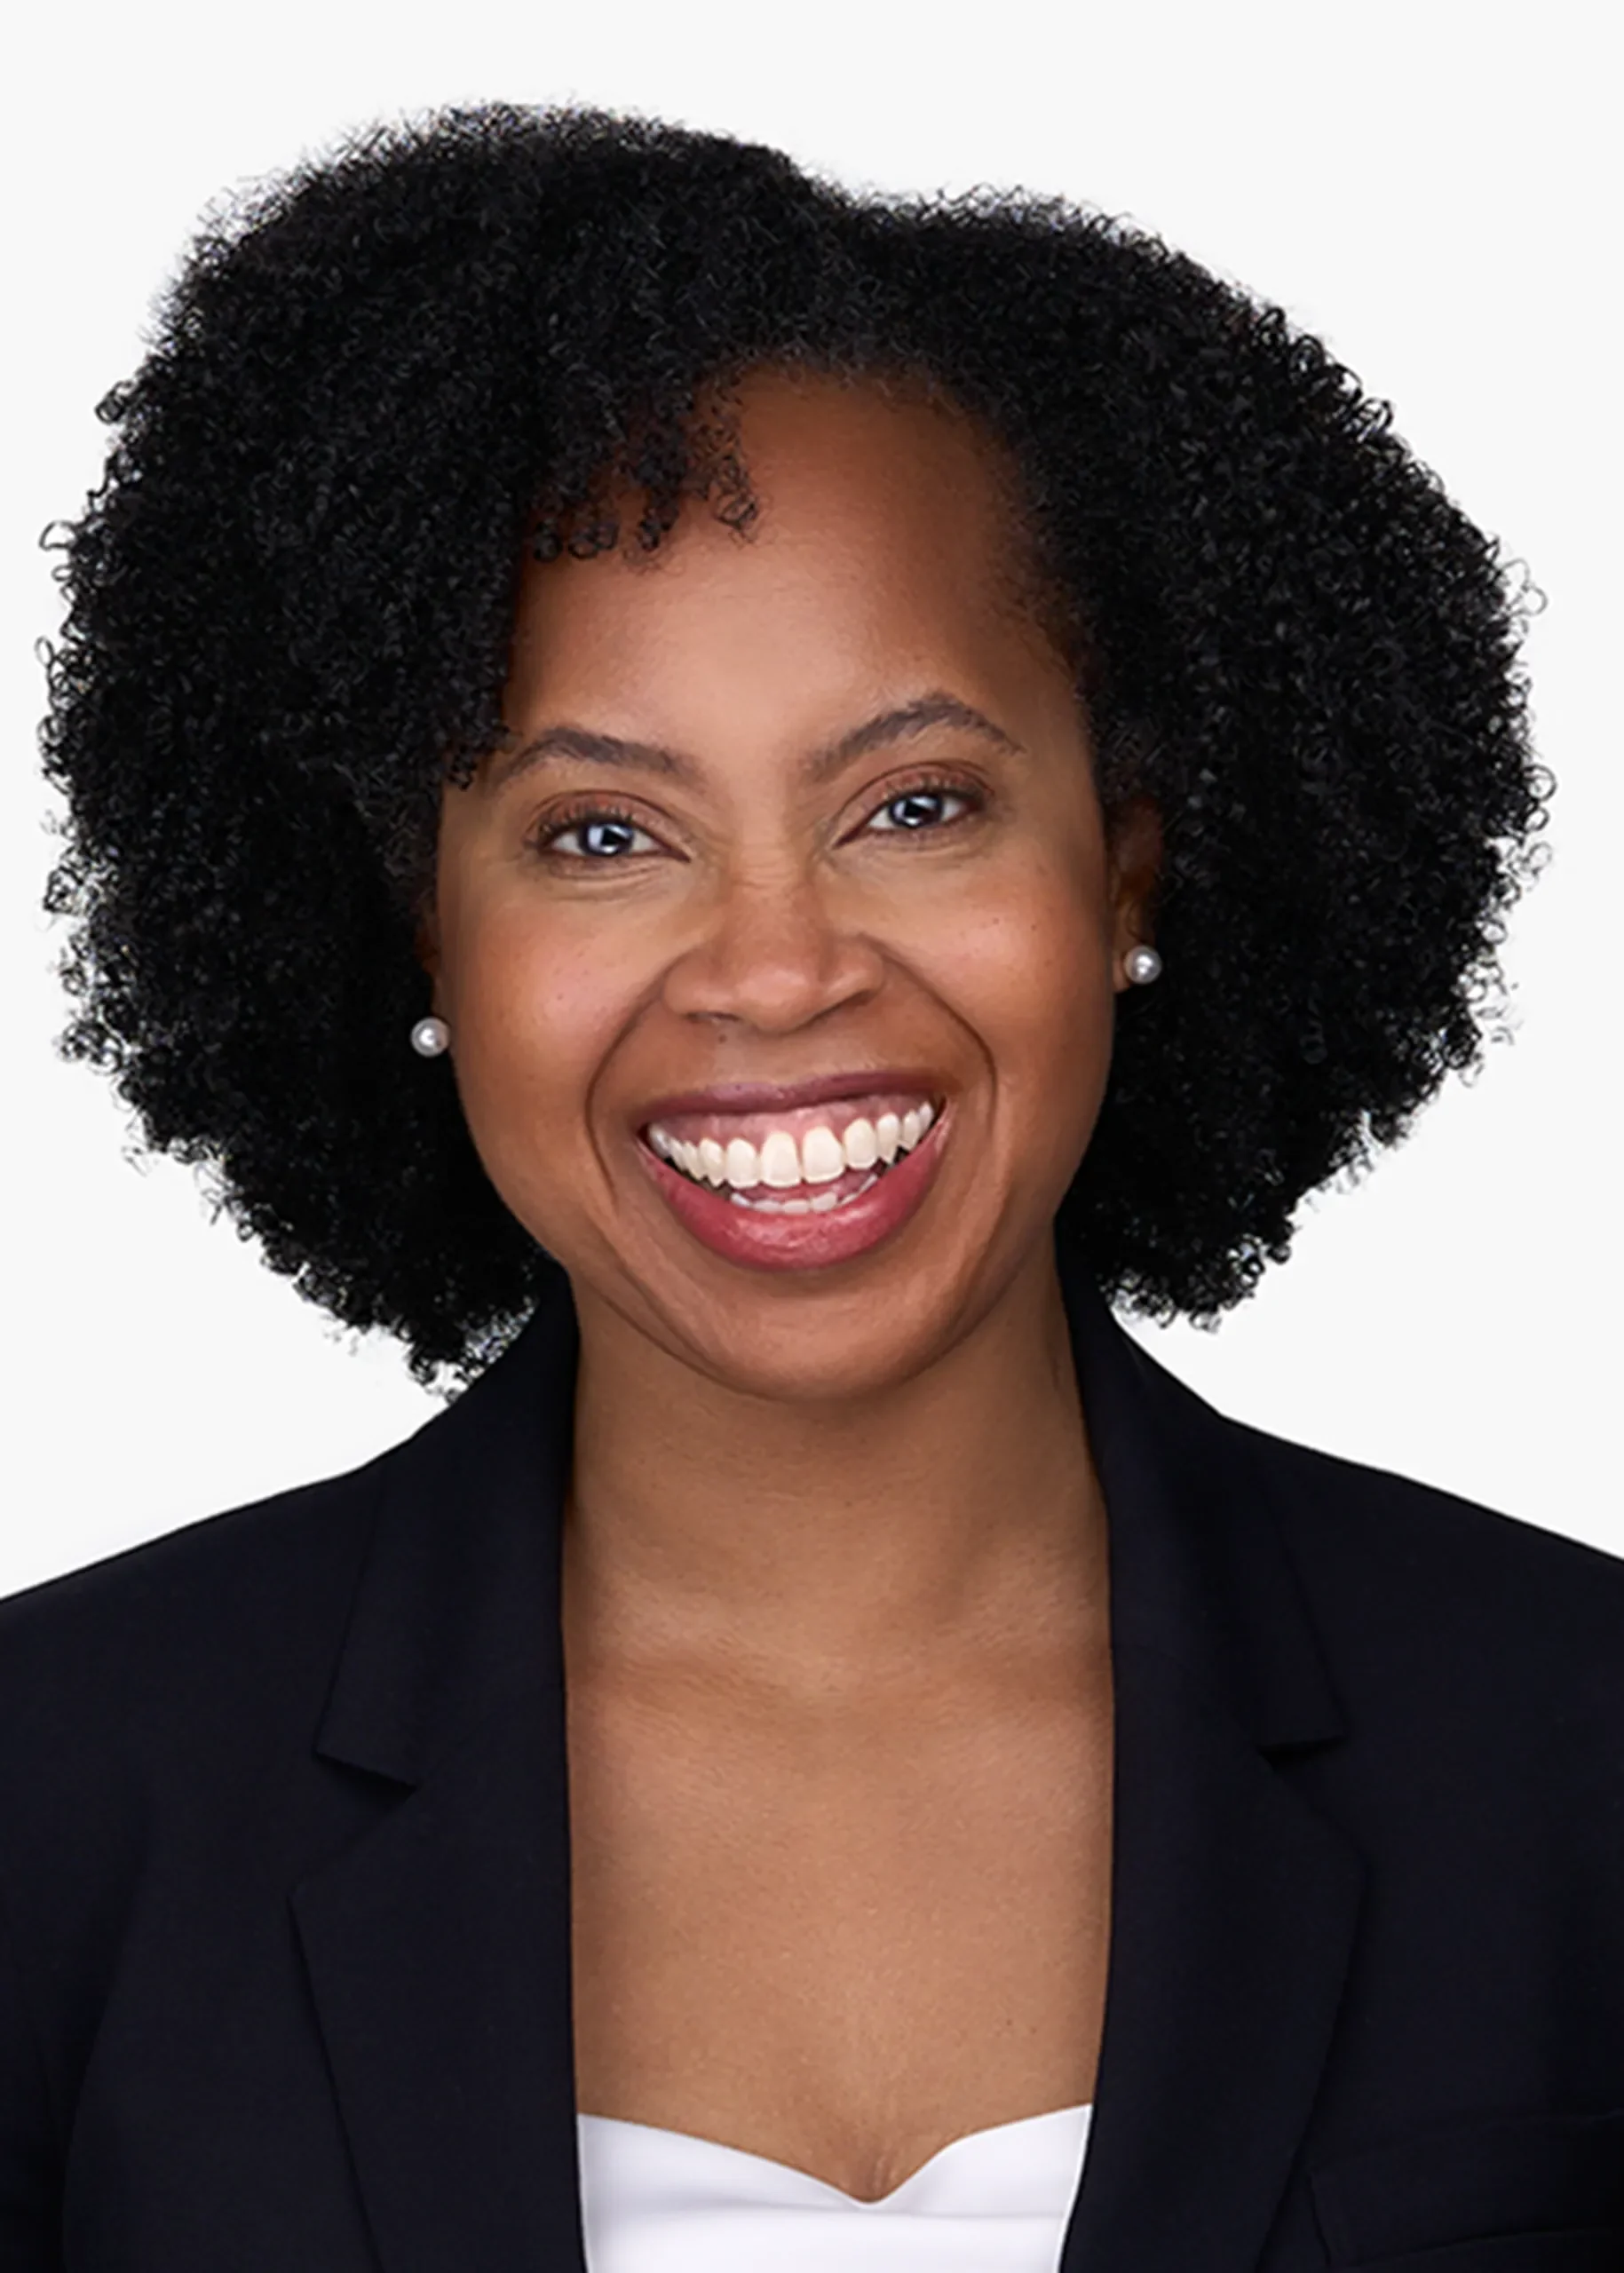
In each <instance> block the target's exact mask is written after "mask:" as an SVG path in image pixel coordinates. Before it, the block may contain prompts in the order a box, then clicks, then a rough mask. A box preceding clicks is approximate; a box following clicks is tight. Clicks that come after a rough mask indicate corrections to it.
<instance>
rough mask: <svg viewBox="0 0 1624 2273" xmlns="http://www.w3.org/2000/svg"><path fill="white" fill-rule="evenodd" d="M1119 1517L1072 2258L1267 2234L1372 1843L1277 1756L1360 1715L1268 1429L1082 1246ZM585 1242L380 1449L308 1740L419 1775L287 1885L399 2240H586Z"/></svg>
mask: <svg viewBox="0 0 1624 2273" xmlns="http://www.w3.org/2000/svg"><path fill="white" fill-rule="evenodd" d="M1061 1277H1062V1284H1063V1287H1064V1291H1065V1295H1066V1311H1067V1316H1068V1319H1069V1322H1070V1326H1071V1331H1072V1341H1073V1354H1074V1356H1075V1358H1076V1363H1077V1368H1078V1377H1079V1385H1080V1391H1081V1400H1082V1406H1083V1410H1084V1414H1085V1415H1086V1419H1087V1423H1088V1428H1089V1437H1090V1443H1091V1445H1092V1448H1093V1453H1094V1457H1095V1461H1096V1465H1097V1469H1098V1473H1099V1477H1100V1481H1101V1485H1102V1488H1103V1491H1104V1494H1105V1505H1106V1509H1107V1512H1108V1519H1109V1525H1110V1540H1111V1547H1110V1556H1111V1584H1112V1607H1111V1620H1112V1635H1113V1661H1114V1669H1115V1681H1116V1790H1117V1796H1116V1810H1115V1816H1116V1820H1115V1831H1114V1846H1113V1929H1112V1951H1111V1962H1110V1975H1109V1983H1108V1988H1107V1999H1106V2014H1105V2040H1104V2045H1103V2048H1102V2054H1101V2063H1100V2073H1099V2079H1098V2087H1097V2095H1096V2097H1097V2104H1096V2113H1095V2118H1094V2123H1093V2126H1092V2129H1091V2133H1090V2139H1089V2157H1088V2166H1087V2171H1086V2175H1085V2182H1084V2185H1083V2188H1082V2190H1081V2198H1080V2200H1079V2203H1078V2206H1077V2209H1076V2212H1075V2214H1073V2219H1072V2222H1071V2228H1070V2232H1069V2235H1068V2239H1067V2244H1066V2254H1065V2256H1064V2258H1063V2261H1062V2267H1063V2273H1084V2269H1087V2273H1129V2268H1132V2269H1133V2273H1175V2269H1177V2273H1185V2269H1187V2267H1188V2266H1189V2264H1190V2263H1192V2262H1199V2263H1200V2265H1201V2267H1202V2269H1203V2273H1243V2269H1246V2268H1249V2267H1251V2266H1253V2265H1255V2264H1256V2259H1257V2255H1258V2253H1259V2251H1260V2250H1261V2248H1262V2245H1263V2241H1264V2235H1265V2233H1266V2230H1267V2228H1268V2224H1269V2222H1270V2221H1271V2218H1272V2216H1273V2214H1274V2211H1275V2208H1276V2206H1277V2205H1278V2202H1279V2196H1280V2193H1281V2191H1282V2190H1283V2188H1284V2185H1285V2182H1286V2179H1287V2174H1288V2171H1289V2168H1290V2166H1291V2162H1292V2158H1293V2157H1294V2155H1295V2150H1296V2148H1297V2145H1298V2142H1299V2141H1300V2138H1301V2134H1302V2132H1303V2126H1304V2124H1305V2121H1306V2119H1307V2115H1308V2112H1309V2109H1310V2105H1311V2100H1312V2095H1313V2091H1314V2087H1315V2085H1316V2083H1317V2080H1318V2078H1319V2071H1320V2068H1321V2065H1322V2063H1323V2060H1324V2056H1325V2052H1326V2048H1327V2043H1328V2039H1329V2033H1330V2029H1331V2025H1332V2022H1333V2019H1334V2016H1335V2009H1336V2005H1337V2000H1338V1998H1339V1996H1340V1992H1341V1986H1342V1981H1343V1973H1344V1969H1345V1966H1346V1960H1347V1954H1348V1950H1349V1946H1350V1943H1351V1933H1352V1927H1353V1920H1354V1913H1355V1907H1356V1903H1357V1896H1358V1889H1359V1868H1358V1865H1357V1863H1356V1862H1355V1860H1354V1858H1353V1857H1351V1855H1350V1854H1349V1853H1347V1851H1346V1850H1345V1849H1344V1848H1343V1844H1342V1842H1341V1841H1340V1839H1339V1838H1338V1836H1337V1835H1336V1834H1335V1833H1332V1832H1331V1831H1330V1830H1329V1829H1328V1828H1327V1826H1326V1825H1325V1824H1324V1823H1323V1822H1322V1821H1321V1820H1320V1819H1319V1818H1318V1817H1316V1816H1315V1815H1314V1814H1312V1813H1311V1810H1309V1809H1308V1808H1307V1807H1306V1806H1305V1804H1304V1803H1303V1802H1302V1801H1301V1800H1300V1799H1299V1798H1298V1797H1297V1796H1296V1794H1295V1792H1294V1791H1293V1790H1292V1788H1291V1786H1290V1784H1289V1782H1288V1780H1287V1778H1286V1777H1285V1776H1284V1775H1283V1774H1282V1773H1280V1772H1279V1770H1278V1769H1277V1766H1276V1764H1275V1762H1274V1761H1273V1759H1272V1758H1271V1755H1277V1754H1278V1755H1283V1757H1284V1758H1285V1759H1286V1760H1289V1758H1291V1757H1293V1756H1295V1754H1296V1753H1297V1752H1298V1751H1299V1750H1301V1749H1302V1748H1303V1747H1305V1746H1314V1745H1318V1744H1322V1743H1325V1742H1328V1741H1331V1740H1333V1739H1335V1738H1336V1737H1337V1736H1338V1735H1340V1734H1341V1733H1342V1730H1343V1717H1342V1715H1341V1712H1340V1710H1339V1707H1338V1705H1337V1701H1336V1699H1335V1695H1334V1693H1333V1691H1332V1688H1331V1684H1330V1682H1329V1679H1328V1676H1327V1671H1326V1668H1325V1666H1324V1662H1323V1659H1322V1658H1321V1654H1320V1651H1319V1644H1318V1642H1317V1640H1316V1637H1315V1635H1314V1632H1313V1628H1312V1627H1311V1622H1310V1620H1309V1617H1308V1614H1307V1611H1306V1608H1305V1605H1304V1604H1303V1598H1302V1596H1301V1593H1300V1590H1299V1588H1298V1586H1297V1583H1296V1580H1295V1575H1294V1573H1293V1572H1292V1570H1291V1567H1290V1564H1289V1562H1288V1559H1287V1554H1286V1551H1285V1548H1284V1546H1283V1543H1282V1540H1281V1538H1280V1535H1279V1528H1278V1525H1277V1524H1276V1521H1275V1519H1274V1516H1273V1513H1272V1510H1271V1503H1270V1488H1269V1477H1268V1474H1267V1470H1268V1467H1269V1463H1268V1461H1267V1460H1266V1458H1265V1457H1264V1455H1263V1454H1262V1453H1261V1452H1260V1450H1259V1447H1258V1445H1257V1443H1256V1441H1255V1440H1253V1439H1251V1438H1250V1437H1249V1436H1248V1432H1247V1431H1245V1430H1241V1429H1239V1428H1238V1427H1236V1426H1235V1424H1233V1423H1232V1422H1226V1421H1224V1420H1222V1419H1221V1418H1220V1417H1219V1416H1218V1415H1217V1414H1215V1413H1214V1412H1212V1411H1211V1409H1210V1408H1209V1407H1208V1406H1205V1405H1203V1404H1202V1403H1201V1401H1200V1399H1199V1398H1195V1397H1194V1396H1192V1394H1191V1392H1189V1391H1188V1390H1185V1389H1184V1388H1183V1387H1182V1386H1181V1385H1180V1384H1179V1383H1177V1382H1176V1381H1175V1380H1174V1379H1173V1377H1172V1376H1171V1375H1170V1374H1168V1373H1167V1372H1166V1371H1165V1370H1164V1369H1163V1368H1162V1367H1161V1366H1158V1365H1157V1364H1156V1363H1155V1362H1154V1360H1153V1359H1152V1358H1149V1357H1148V1356H1147V1355H1146V1354H1145V1352H1144V1351H1143V1350H1140V1349H1139V1348H1138V1347H1137V1345H1136V1344H1135V1343H1134V1342H1132V1340H1131V1339H1130V1338H1129V1336H1128V1335H1127V1334H1125V1333H1124V1332H1123V1331H1122V1329H1121V1327H1119V1326H1118V1325H1117V1324H1116V1323H1115V1321H1114V1319H1113V1318H1112V1316H1111V1313H1110V1311H1109V1310H1108V1309H1107V1307H1106V1305H1105V1303H1104V1302H1103V1301H1102V1299H1101V1298H1100V1296H1099V1295H1098V1294H1097V1291H1096V1289H1095V1287H1093V1285H1092V1283H1091V1281H1090V1279H1089V1276H1088V1273H1087V1271H1086V1270H1085V1269H1084V1268H1083V1266H1082V1264H1081V1262H1080V1260H1079V1259H1078V1258H1077V1257H1076V1256H1075V1255H1072V1254H1070V1253H1068V1252H1067V1251H1066V1250H1064V1249H1063V1250H1062V1251H1061ZM576 1348H577V1342H576V1331H575V1321H574V1307H573V1304H572V1303H571V1301H570V1298H569V1293H568V1287H567V1284H566V1281H564V1279H562V1277H561V1276H560V1278H559V1279H558V1281H557V1282H556V1284H555V1285H554V1286H553V1287H552V1288H551V1291H550V1293H549V1295H548V1296H547V1297H546V1298H545V1299H544V1300H543V1303H541V1305H540V1306H539V1308H538V1311H537V1312H536V1315H535V1319H533V1320H532V1322H531V1323H530V1325H529V1326H528V1327H527V1328H526V1329H525V1331H524V1333H523V1334H521V1335H520V1336H519V1339H518V1341H517V1342H515V1343H514V1344H513V1346H512V1347H511V1349H510V1350H509V1351H508V1352H507V1353H506V1354H505V1355H504V1356H503V1357H502V1358H500V1359H498V1360H497V1361H496V1363H495V1365H494V1366H492V1367H491V1368H490V1369H489V1371H488V1372H487V1374H484V1375H483V1376H482V1377H481V1378H480V1379H479V1381H478V1382H475V1383H474V1384H473V1386H472V1387H471V1388H470V1389H469V1390H467V1391H465V1392H464V1394H463V1396H462V1397H461V1398H459V1399H458V1401H457V1402H456V1405H454V1406H452V1407H451V1408H450V1410H449V1411H448V1412H447V1413H445V1414H441V1415H440V1416H439V1417H437V1418H436V1419H435V1420H433V1421H432V1422H430V1423H429V1424H428V1425H427V1427H426V1428H424V1430H420V1431H419V1433H418V1434H417V1435H416V1437H413V1438H412V1439H411V1440H410V1441H409V1442H408V1444H406V1445H403V1446H401V1447H400V1449H399V1450H398V1451H397V1452H396V1453H392V1454H391V1455H389V1456H387V1457H386V1459H385V1460H384V1461H383V1462H382V1463H381V1464H380V1485H381V1498H380V1502H379V1509H378V1518H377V1524H376V1532H375V1534H374V1538H373V1541H372V1545H371V1548H370V1552H369V1555H368V1561H367V1564H366V1566H365V1569H364V1571H363V1573H362V1579H361V1583H360V1589H359V1592H358V1596H357V1599H356V1603H355V1605H354V1609H353V1616H352V1620H351V1622H350V1627H349V1631H348V1634H347V1635H346V1638H345V1644H344V1648H343V1651H342V1654H341V1658H340V1662H339V1664H338V1667H337V1672H336V1676H335V1680H334V1683H333V1687H332V1691H331V1694H330V1697H329V1704H328V1707H327V1710H326V1714H325V1716H324V1718H323V1721H322V1723H321V1730H320V1732H319V1735H318V1738H317V1746H316V1748H317V1751H318V1753H319V1754H321V1757H322V1758H324V1759H326V1760H327V1761H329V1762H334V1763H337V1764H339V1765H341V1766H343V1767H345V1768H348V1769H352V1770H363V1771H365V1772H366V1773H368V1775H370V1776H373V1777H379V1776H381V1777H384V1778H389V1779H390V1780H391V1781H392V1783H393V1784H394V1785H396V1786H400V1787H403V1788H402V1791H401V1795H400V1799H399V1800H398V1802H397V1803H396V1804H395V1805H394V1806H393V1807H392V1809H391V1810H389V1811H388V1812H387V1813H385V1814H384V1818H383V1819H382V1821H381V1823H380V1824H379V1825H378V1826H377V1827H376V1829H375V1830H374V1831H372V1832H371V1833H369V1834H368V1836H366V1837H365V1838H364V1839H362V1840H361V1841H360V1843H359V1844H358V1845H357V1846H356V1847H355V1848H353V1849H350V1850H349V1851H348V1852H346V1853H345V1854H344V1855H342V1856H340V1857H338V1858H337V1860H336V1861H335V1862H333V1863H331V1864H329V1865H327V1866H325V1867H324V1868H323V1869H322V1870H321V1871H320V1872H318V1873H314V1874H313V1876H312V1877H310V1878H309V1879H307V1880H306V1881H305V1882H304V1883H303V1885H301V1886H300V1887H299V1888H298V1889H297V1890H296V1893H295V1896H294V1906H295V1912H296V1916H297V1925H298V1930H299V1935H300V1938H301V1943H302V1945H303V1947H304V1951H305V1960H306V1964H307V1968H308V1970H309V1973H310V1977H311V1982H312V1986H313V1993H314V1996H315V2000H316V2006H317V2011H318V2016H319V2019H320V2023H321V2030H322V2033H323V2038H324V2040H325V2042H326V2045H327V2049H328V2053H329V2061H330V2063H331V2067H332V2071H333V2075H334V2079H335V2083H336V2087H337V2093H338V2096H339V2100H340V2103H341V2108H342V2111H343V2114H344V2118H345V2126H346V2130H347V2133H348V2135H349V2139H350V2143H351V2147H352V2151H353V2156H354V2159H355V2165H356V2169H357V2173H358V2175H359V2179H360V2186H361V2190H362V2193H363V2197H364V2198H365V2200H366V2204H367V2208H368V2215H369V2217H370V2219H371V2221H372V2224H373V2228H374V2232H375V2236H376V2243H377V2247H378V2252H379V2256H380V2259H381V2261H382V2263H383V2265H384V2269H385V2273H453V2269H456V2273H486V2269H487V2268H488V2269H489V2273H498V2269H501V2273H572V2269H573V2273H580V2269H581V2268H582V2265H583V2258H582V2245H581V2237H580V2228H579V2192H578V2188H579V2181H578V2175H577V2171H576V2165H575V2151H574V2071H573V2049H572V2038H571V2032H570V2016H569V1993H570V1933H569V1865H568V1857H569V1842H568V1805H567V1790H566V1754H565V1731H564V1683H563V1667H562V1653H561V1643H560V1635H559V1619H558V1608H559V1603H558V1544H559V1534H560V1517H561V1511H562V1508H563V1503H564V1496H565V1491H566V1484H567V1478H568V1473H569V1461H570V1453H571V1437H572V1415H573V1404H574V1374H575V1357H576Z"/></svg>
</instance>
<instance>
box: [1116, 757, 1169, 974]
mask: <svg viewBox="0 0 1624 2273" xmlns="http://www.w3.org/2000/svg"><path fill="white" fill-rule="evenodd" d="M1161 857H1162V837H1161V807H1160V806H1159V805H1158V804H1156V802H1155V800H1154V799H1153V798H1152V797H1144V796H1139V797H1130V798H1129V800H1128V802H1127V804H1125V805H1123V806H1122V807H1121V809H1120V810H1119V811H1118V812H1116V813H1115V814H1114V815H1113V819H1112V823H1111V836H1110V858H1111V897H1112V903H1113V910H1114V913H1115V917H1116V951H1117V953H1118V954H1125V953H1126V952H1127V950H1128V949H1129V947H1131V946H1137V945H1138V944H1140V943H1141V942H1145V941H1148V939H1149V936H1150V928H1151V909H1152V907H1153V903H1154V900H1155V897H1156V888H1157V885H1158V884H1159V883H1161Z"/></svg>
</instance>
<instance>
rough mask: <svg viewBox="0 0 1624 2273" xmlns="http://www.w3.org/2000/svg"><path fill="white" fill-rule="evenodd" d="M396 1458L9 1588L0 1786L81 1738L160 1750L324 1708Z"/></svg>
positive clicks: (62, 1755)
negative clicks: (384, 1483) (383, 1486)
mask: <svg viewBox="0 0 1624 2273" xmlns="http://www.w3.org/2000/svg"><path fill="white" fill-rule="evenodd" d="M397 1449H398V1448H397ZM394 1457H395V1454H394V1453H385V1454H384V1455H383V1456H382V1458H381V1459H378V1460H375V1461H370V1462H369V1463H368V1465H367V1466H366V1467H363V1468H360V1469H355V1470H353V1472H351V1473H349V1474H346V1475H343V1476H338V1477H329V1478H326V1479H324V1480H322V1481H321V1482H319V1483H315V1484H311V1485H303V1486H301V1487H299V1488H297V1489H296V1490H292V1491H289V1492H284V1493H278V1494H276V1495H275V1496H274V1497H273V1498H271V1499H268V1500H263V1501H256V1502H254V1503H253V1504H251V1505H250V1506H245V1507H242V1508H236V1509H227V1510H226V1511H225V1512H224V1513H221V1514H219V1515H216V1516H211V1517H208V1518H207V1519H205V1520H204V1521H202V1522H199V1523H194V1524H189V1525H186V1526H185V1527H184V1528H182V1529H179V1530H177V1531H174V1532H169V1533H167V1534H165V1535H163V1536H162V1537H160V1538H157V1539H154V1540H148V1541H147V1542H145V1543H144V1544H142V1545H140V1546H139V1547H134V1548H128V1549H126V1550H125V1551H123V1553H121V1554H117V1555H114V1556H108V1557H107V1558H106V1559H105V1560H103V1561H100V1562H97V1563H93V1564H89V1565H87V1566H86V1567H84V1568H83V1569H81V1570H77V1571H73V1572H67V1574H66V1575H64V1576H62V1577H60V1578H56V1579H51V1580H46V1581H45V1582H44V1584H43V1585H39V1586H35V1587H30V1588H28V1589H27V1590H26V1591H24V1592H23V1593H20V1594H16V1595H12V1596H10V1597H8V1598H7V1599H5V1600H4V1601H0V1791H7V1790H14V1789H15V1787H16V1785H17V1783H18V1781H19V1779H22V1780H27V1781H35V1782H37V1781H40V1780H41V1779H49V1778H50V1777H51V1775H52V1774H53V1773H59V1772H62V1771H63V1770H66V1769H67V1764H68V1761H69V1759H70V1757H71V1756H72V1755H73V1754H75V1753H77V1752H80V1751H91V1752H94V1751H97V1750H100V1751H101V1752H103V1753H111V1752H117V1753H119V1754H123V1755H124V1756H126V1758H127V1757H128V1755H129V1754H131V1752H140V1751H147V1750H148V1749H150V1750H151V1751H152V1752H153V1754H154V1755H161V1754H164V1753H166V1752H169V1753H172V1752H173V1751H174V1749H175V1748H176V1747H177V1746H178V1747H179V1748H180V1749H182V1750H189V1749H195V1748H197V1747H198V1746H208V1745H209V1744H210V1742H211V1741H216V1740H218V1732H219V1731H221V1730H225V1729H226V1728H228V1727H230V1728H234V1729H235V1730H236V1731H237V1732H238V1734H239V1736H240V1737H241V1736H242V1735H245V1734H246V1733H247V1732H248V1731H249V1730H252V1729H254V1728H263V1727H264V1726H265V1724H266V1723H267V1722H268V1721H270V1720H271V1719H273V1718H274V1717H275V1716H276V1715H278V1713H279V1712H285V1711H286V1710H288V1709H289V1708H293V1709H302V1708H303V1707H304V1706H305V1704H306V1703H308V1702H309V1701H310V1699H312V1698H313V1699H314V1706H313V1710H314V1711H319V1709H320V1702H321V1688H322V1685H323V1684H324V1683H326V1681H328V1680H329V1679H330V1677H331V1670H332V1666H333V1662H334V1659H335V1656H336V1654H337V1649H338V1646H339V1643H340V1640H341V1638H342V1634H343V1629H344V1624H345V1619H346V1617H347V1615H348V1609H349V1604H350V1601H351V1598H352V1596H353V1591H354V1587H355V1582H356V1578H357V1574H358V1572H359V1570H360V1564H361V1560H362V1557H363V1556H364V1554H365V1551H366V1545H367V1541H368V1538H369V1536H370V1533H371V1530H372V1527H373V1525H374V1522H375V1520H376V1509H377V1504H378V1499H379V1486H380V1483H381V1478H382V1476H383V1473H384V1470H385V1469H386V1467H387V1464H388V1462H389V1461H391V1460H392V1458H394ZM211 1731H213V1732H215V1735H214V1737H212V1738H211V1733H210V1732H211Z"/></svg>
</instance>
